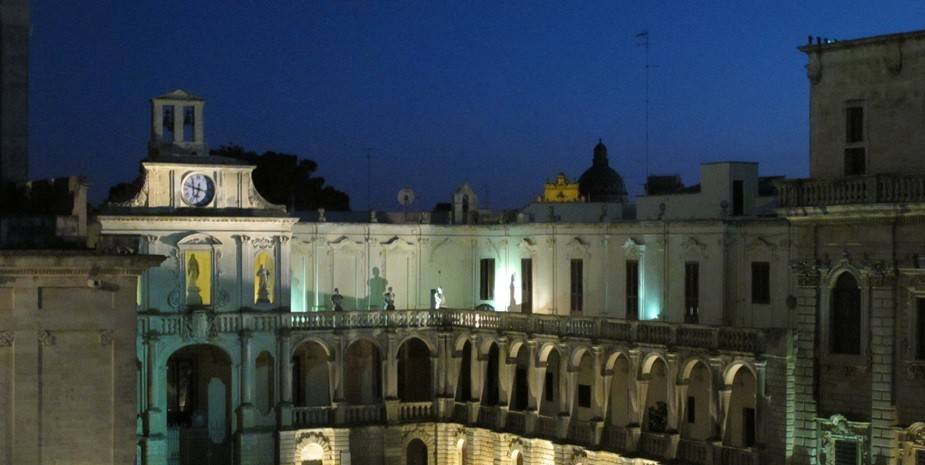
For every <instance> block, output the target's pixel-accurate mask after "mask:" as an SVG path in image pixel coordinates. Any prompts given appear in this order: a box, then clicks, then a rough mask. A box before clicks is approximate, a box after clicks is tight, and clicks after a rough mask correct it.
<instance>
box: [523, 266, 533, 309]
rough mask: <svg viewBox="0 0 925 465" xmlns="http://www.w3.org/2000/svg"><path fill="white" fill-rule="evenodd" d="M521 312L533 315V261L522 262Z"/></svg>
mask: <svg viewBox="0 0 925 465" xmlns="http://www.w3.org/2000/svg"><path fill="white" fill-rule="evenodd" d="M520 299H521V303H520V312H521V313H533V260H532V259H530V258H524V259H521V260H520Z"/></svg>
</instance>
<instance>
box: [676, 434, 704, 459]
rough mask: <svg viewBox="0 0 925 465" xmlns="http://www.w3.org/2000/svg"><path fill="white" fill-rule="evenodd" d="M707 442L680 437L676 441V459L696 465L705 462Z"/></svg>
mask: <svg viewBox="0 0 925 465" xmlns="http://www.w3.org/2000/svg"><path fill="white" fill-rule="evenodd" d="M708 447H709V444H707V443H706V442H704V441H695V440H692V439H681V440H680V441H678V457H677V458H678V459H679V460H680V461H683V462H687V463H693V464H698V465H708V464H707V449H708Z"/></svg>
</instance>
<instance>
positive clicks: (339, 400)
mask: <svg viewBox="0 0 925 465" xmlns="http://www.w3.org/2000/svg"><path fill="white" fill-rule="evenodd" d="M346 348H347V341H346V338H345V337H344V336H343V335H338V336H337V347H336V349H334V360H333V361H332V362H333V364H334V369H333V370H331V371H329V372H328V376H329V377H330V378H331V396H332V401H331V407H333V408H334V422H335V423H336V424H338V425H342V424H344V423H345V422H346V421H347V416H346V415H347V411H346V409H345V407H346V406H347V402H346V400H345V397H344V363H346V356H345V354H344V351H345V350H346Z"/></svg>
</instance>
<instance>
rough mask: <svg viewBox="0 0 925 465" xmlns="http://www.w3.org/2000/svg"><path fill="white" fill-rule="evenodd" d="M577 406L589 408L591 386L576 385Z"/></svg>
mask: <svg viewBox="0 0 925 465" xmlns="http://www.w3.org/2000/svg"><path fill="white" fill-rule="evenodd" d="M578 406H579V407H581V408H591V386H589V385H587V384H579V385H578Z"/></svg>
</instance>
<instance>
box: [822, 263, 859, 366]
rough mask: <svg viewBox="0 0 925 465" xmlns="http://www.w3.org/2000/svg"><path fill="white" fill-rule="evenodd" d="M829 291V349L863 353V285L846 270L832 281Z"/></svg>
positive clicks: (840, 352) (836, 352)
mask: <svg viewBox="0 0 925 465" xmlns="http://www.w3.org/2000/svg"><path fill="white" fill-rule="evenodd" d="M832 283H833V284H832V286H831V287H830V290H829V292H830V293H831V299H830V301H829V351H830V352H831V353H833V354H850V355H860V354H861V286H860V284H859V282H858V279H857V278H856V277H855V275H854V274H853V273H851V272H850V271H848V270H844V271H842V272H841V273H838V274H837V275H836V276H835V278H834V280H833V281H832Z"/></svg>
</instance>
